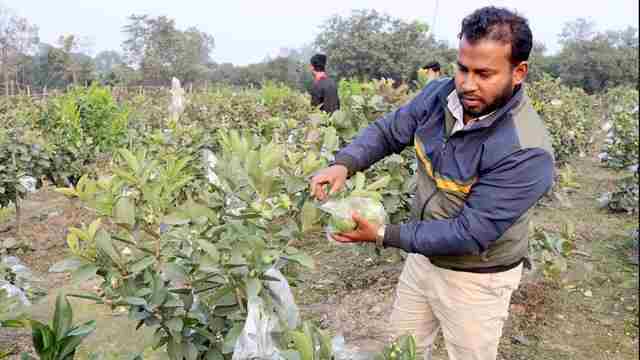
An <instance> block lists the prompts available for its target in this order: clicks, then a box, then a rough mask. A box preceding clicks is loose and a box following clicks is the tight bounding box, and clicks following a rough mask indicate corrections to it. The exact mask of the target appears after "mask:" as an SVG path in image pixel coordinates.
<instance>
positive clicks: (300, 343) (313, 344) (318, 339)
mask: <svg viewBox="0 0 640 360" xmlns="http://www.w3.org/2000/svg"><path fill="white" fill-rule="evenodd" d="M285 338H286V340H287V341H288V346H287V347H288V349H289V350H288V351H286V352H285V353H284V354H283V355H284V357H285V358H286V359H299V360H331V359H333V358H334V357H333V355H334V354H333V349H332V348H331V339H330V338H329V336H328V335H327V334H326V333H325V332H324V331H322V330H320V329H318V328H317V327H316V326H315V325H313V324H312V323H310V322H308V321H305V322H304V323H303V324H302V326H301V327H300V328H299V329H297V330H293V331H289V332H288V333H287V334H286V337H285ZM296 355H297V356H296Z"/></svg>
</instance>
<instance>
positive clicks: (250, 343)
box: [232, 268, 299, 360]
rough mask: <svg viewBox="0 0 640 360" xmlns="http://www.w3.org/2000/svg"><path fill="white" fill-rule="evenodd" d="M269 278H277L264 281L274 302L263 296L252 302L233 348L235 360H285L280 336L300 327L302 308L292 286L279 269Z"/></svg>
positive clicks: (272, 271)
mask: <svg viewBox="0 0 640 360" xmlns="http://www.w3.org/2000/svg"><path fill="white" fill-rule="evenodd" d="M265 275H266V276H268V277H269V278H273V279H277V280H268V281H265V282H264V286H265V288H264V290H265V291H266V295H267V296H268V298H269V299H270V301H265V300H263V299H262V298H261V297H252V298H250V299H249V301H248V305H247V307H248V314H247V319H246V321H245V324H244V328H243V329H242V332H241V333H240V336H239V337H238V340H237V342H236V345H235V347H234V349H233V358H232V359H233V360H243V359H264V360H280V359H284V357H283V356H282V353H281V350H280V349H279V348H278V343H279V341H278V339H279V337H280V334H282V333H283V332H285V331H287V330H290V329H295V328H296V327H297V326H298V323H299V311H298V306H297V305H296V303H295V301H294V299H293V294H292V293H291V288H290V287H289V283H288V282H287V280H286V279H285V277H284V276H283V275H282V273H280V271H278V270H277V269H275V268H271V269H269V270H268V271H267V272H266V273H265Z"/></svg>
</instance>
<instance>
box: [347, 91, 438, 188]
mask: <svg viewBox="0 0 640 360" xmlns="http://www.w3.org/2000/svg"><path fill="white" fill-rule="evenodd" d="M436 83H438V82H437V81H433V82H432V84H429V85H428V86H426V87H425V88H424V90H422V92H420V94H418V95H417V96H416V97H415V98H414V99H413V100H411V101H410V102H409V103H408V104H406V105H404V106H402V107H400V108H399V109H398V110H396V111H393V112H391V113H388V114H386V115H384V116H383V117H382V118H380V119H378V120H376V121H375V122H373V123H371V124H370V125H369V126H368V127H366V128H365V129H363V130H362V131H360V133H359V134H358V136H357V137H356V138H355V139H354V140H353V141H352V142H351V143H350V144H349V145H347V146H346V147H345V148H344V149H342V150H340V152H338V154H337V155H336V160H335V163H336V164H340V165H344V166H345V167H346V168H347V169H348V170H349V174H350V175H351V174H353V173H355V172H357V171H360V170H364V169H366V168H368V167H369V166H371V165H373V164H374V163H375V162H376V161H378V160H380V159H382V158H384V157H385V156H387V155H389V154H391V153H399V152H401V151H402V150H403V149H404V148H405V147H406V146H407V145H409V144H412V143H413V137H414V133H415V131H416V128H417V127H418V123H419V122H420V121H422V119H426V118H428V115H427V105H426V102H427V100H426V98H427V96H428V94H430V93H433V91H434V89H435V88H436V87H437V86H438V84H436Z"/></svg>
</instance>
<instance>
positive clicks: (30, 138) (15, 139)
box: [0, 127, 51, 207]
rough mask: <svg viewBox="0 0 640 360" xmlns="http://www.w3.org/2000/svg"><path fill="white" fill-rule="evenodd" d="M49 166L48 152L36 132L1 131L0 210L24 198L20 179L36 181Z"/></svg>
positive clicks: (0, 129) (23, 189)
mask: <svg viewBox="0 0 640 360" xmlns="http://www.w3.org/2000/svg"><path fill="white" fill-rule="evenodd" d="M50 167H51V152H50V150H49V149H48V148H47V145H46V143H43V141H42V134H41V133H40V132H38V131H36V130H30V129H25V128H21V127H16V128H14V129H2V128H0V207H6V206H7V205H8V204H9V203H10V202H12V203H14V204H15V203H16V202H17V201H18V200H19V199H21V198H23V197H24V196H25V195H26V193H27V189H26V188H25V187H24V186H23V185H22V184H21V182H20V179H21V178H23V177H25V176H32V177H34V178H36V179H37V178H39V177H40V176H42V175H44V174H46V173H47V172H48V171H49V169H50Z"/></svg>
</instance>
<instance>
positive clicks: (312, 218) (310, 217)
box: [300, 201, 320, 232]
mask: <svg viewBox="0 0 640 360" xmlns="http://www.w3.org/2000/svg"><path fill="white" fill-rule="evenodd" d="M300 216H301V223H302V224H301V225H302V229H301V230H302V232H307V231H309V230H312V229H313V228H314V225H315V224H316V223H317V222H318V220H319V219H320V211H319V210H318V208H317V207H316V206H314V205H313V203H312V202H311V201H306V202H305V203H304V205H303V206H302V211H301V212H300Z"/></svg>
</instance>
